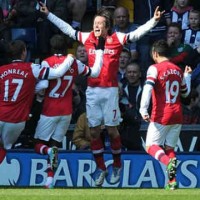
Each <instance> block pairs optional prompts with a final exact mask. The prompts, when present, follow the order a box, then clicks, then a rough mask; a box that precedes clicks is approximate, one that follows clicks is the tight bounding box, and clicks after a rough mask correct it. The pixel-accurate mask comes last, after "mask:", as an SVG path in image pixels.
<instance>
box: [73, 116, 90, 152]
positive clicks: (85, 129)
mask: <svg viewBox="0 0 200 200" xmlns="http://www.w3.org/2000/svg"><path fill="white" fill-rule="evenodd" d="M72 142H73V144H74V145H75V146H76V149H77V150H89V149H90V148H91V134H90V128H89V126H88V124H87V117H86V113H85V112H84V113H82V114H81V115H80V116H79V118H78V120H77V123H76V125H75V129H74V132H73V138H72Z"/></svg>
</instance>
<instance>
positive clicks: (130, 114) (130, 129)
mask: <svg viewBox="0 0 200 200" xmlns="http://www.w3.org/2000/svg"><path fill="white" fill-rule="evenodd" d="M141 76H142V74H141V71H140V66H139V64H138V63H135V62H130V63H129V64H128V65H127V66H126V79H127V82H126V83H125V84H124V85H123V86H122V88H123V93H122V98H121V100H120V110H121V113H122V119H123V121H122V123H121V124H120V129H119V132H120V135H121V140H122V145H123V146H124V147H125V148H126V149H127V150H140V151H141V150H142V141H141V136H140V132H139V129H140V125H141V116H140V113H139V107H140V100H141V94H142V89H143V81H142V77H141Z"/></svg>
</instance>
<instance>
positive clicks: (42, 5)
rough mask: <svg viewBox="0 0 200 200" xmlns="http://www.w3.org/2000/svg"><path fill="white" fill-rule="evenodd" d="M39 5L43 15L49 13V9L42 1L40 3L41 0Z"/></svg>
mask: <svg viewBox="0 0 200 200" xmlns="http://www.w3.org/2000/svg"><path fill="white" fill-rule="evenodd" d="M39 5H40V12H42V13H44V14H45V15H48V14H49V10H48V8H47V7H46V5H45V4H44V3H42V2H41V1H40V2H39Z"/></svg>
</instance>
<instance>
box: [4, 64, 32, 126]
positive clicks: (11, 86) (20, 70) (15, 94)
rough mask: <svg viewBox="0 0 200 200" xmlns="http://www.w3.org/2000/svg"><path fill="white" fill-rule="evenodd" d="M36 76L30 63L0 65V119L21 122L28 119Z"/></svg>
mask: <svg viewBox="0 0 200 200" xmlns="http://www.w3.org/2000/svg"><path fill="white" fill-rule="evenodd" d="M35 84H36V78H35V77H34V75H33V72H32V68H31V63H24V62H13V63H11V64H8V65H5V66H1V67H0V109H1V112H0V120H1V121H5V122H12V123H16V122H22V121H26V120H27V119H28V115H29V112H30V109H31V105H32V101H33V97H34V89H35Z"/></svg>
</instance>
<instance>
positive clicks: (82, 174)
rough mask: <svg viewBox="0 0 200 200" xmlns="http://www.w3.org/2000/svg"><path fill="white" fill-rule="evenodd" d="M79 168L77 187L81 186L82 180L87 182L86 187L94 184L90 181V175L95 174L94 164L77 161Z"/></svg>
mask: <svg viewBox="0 0 200 200" xmlns="http://www.w3.org/2000/svg"><path fill="white" fill-rule="evenodd" d="M78 163H79V165H78V166H79V167H78V180H77V186H78V187H79V186H80V187H81V186H83V183H84V180H86V181H87V183H88V185H90V184H91V180H92V185H93V184H94V180H93V179H92V174H93V173H94V172H95V168H94V167H93V166H95V165H96V164H95V162H94V161H91V160H79V161H78Z"/></svg>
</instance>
